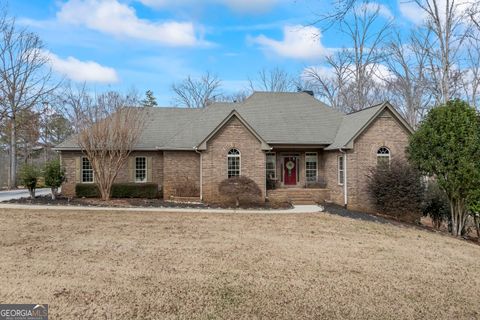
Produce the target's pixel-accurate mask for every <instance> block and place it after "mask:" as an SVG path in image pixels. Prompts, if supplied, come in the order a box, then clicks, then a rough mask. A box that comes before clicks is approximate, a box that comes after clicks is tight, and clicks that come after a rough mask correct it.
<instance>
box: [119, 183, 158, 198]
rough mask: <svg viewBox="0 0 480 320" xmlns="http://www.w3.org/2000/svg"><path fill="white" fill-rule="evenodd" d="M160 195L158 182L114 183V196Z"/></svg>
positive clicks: (143, 196) (144, 196)
mask: <svg viewBox="0 0 480 320" xmlns="http://www.w3.org/2000/svg"><path fill="white" fill-rule="evenodd" d="M157 197H158V184H156V183H114V184H113V186H112V198H147V199H153V198H157Z"/></svg>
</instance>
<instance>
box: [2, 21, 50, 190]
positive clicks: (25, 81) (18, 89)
mask: <svg viewBox="0 0 480 320" xmlns="http://www.w3.org/2000/svg"><path fill="white" fill-rule="evenodd" d="M0 16H3V18H0V19H1V20H2V21H3V22H2V23H1V24H0V28H1V29H0V110H1V111H0V113H1V115H2V117H3V118H7V119H8V120H9V123H10V125H11V128H10V145H9V149H10V150H9V154H10V179H9V187H10V188H14V187H16V180H17V174H16V170H17V129H18V128H17V125H18V119H17V117H18V114H19V113H20V112H22V111H25V110H30V111H31V110H33V108H34V107H35V106H37V105H38V104H40V103H41V102H42V99H43V97H45V96H46V95H48V94H49V93H50V92H52V91H53V90H55V88H56V87H57V85H56V84H53V83H52V76H51V71H50V68H49V66H48V59H47V57H46V56H45V54H44V52H43V43H42V41H41V40H40V38H39V37H38V36H37V35H36V34H34V33H32V32H29V31H28V30H25V29H19V28H18V27H17V25H16V23H15V20H14V19H10V18H7V15H6V13H0Z"/></svg>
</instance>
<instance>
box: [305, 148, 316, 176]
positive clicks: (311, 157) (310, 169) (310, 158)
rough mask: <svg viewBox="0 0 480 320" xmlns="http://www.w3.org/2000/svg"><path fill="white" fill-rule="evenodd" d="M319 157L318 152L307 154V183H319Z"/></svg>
mask: <svg viewBox="0 0 480 320" xmlns="http://www.w3.org/2000/svg"><path fill="white" fill-rule="evenodd" d="M317 167H318V155H317V153H316V152H306V153H305V175H306V178H307V182H316V181H317Z"/></svg>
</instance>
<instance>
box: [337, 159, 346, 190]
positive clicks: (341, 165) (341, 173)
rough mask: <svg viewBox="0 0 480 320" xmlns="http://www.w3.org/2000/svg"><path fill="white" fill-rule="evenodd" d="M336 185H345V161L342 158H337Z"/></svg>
mask: <svg viewBox="0 0 480 320" xmlns="http://www.w3.org/2000/svg"><path fill="white" fill-rule="evenodd" d="M337 159H338V184H339V185H343V184H344V183H345V161H344V160H343V159H344V157H343V156H338V158H337Z"/></svg>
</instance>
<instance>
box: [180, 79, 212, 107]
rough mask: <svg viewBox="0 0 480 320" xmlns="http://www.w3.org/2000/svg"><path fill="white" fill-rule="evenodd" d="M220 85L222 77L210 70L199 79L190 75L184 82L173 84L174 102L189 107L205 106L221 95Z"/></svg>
mask: <svg viewBox="0 0 480 320" xmlns="http://www.w3.org/2000/svg"><path fill="white" fill-rule="evenodd" d="M220 86H221V81H220V79H219V78H218V77H217V76H216V75H213V74H211V73H209V72H207V73H206V74H204V75H202V76H201V77H200V78H199V79H194V78H192V77H191V76H188V77H187V78H186V79H185V80H183V81H182V82H180V83H178V84H173V85H172V90H173V92H174V93H175V98H174V104H175V105H176V106H182V107H187V108H204V107H206V106H207V105H208V104H209V103H211V102H212V101H215V100H216V97H217V95H220V94H219V89H220Z"/></svg>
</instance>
